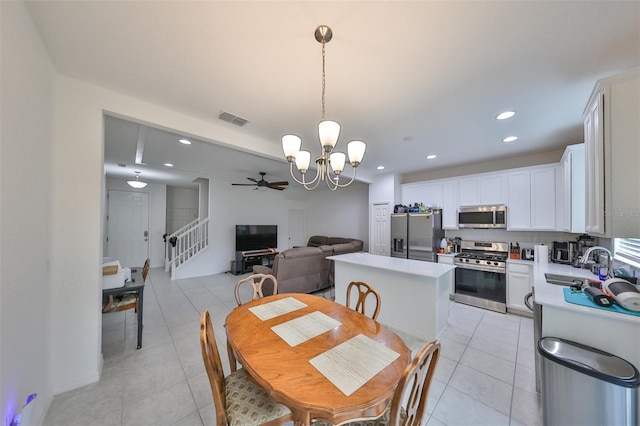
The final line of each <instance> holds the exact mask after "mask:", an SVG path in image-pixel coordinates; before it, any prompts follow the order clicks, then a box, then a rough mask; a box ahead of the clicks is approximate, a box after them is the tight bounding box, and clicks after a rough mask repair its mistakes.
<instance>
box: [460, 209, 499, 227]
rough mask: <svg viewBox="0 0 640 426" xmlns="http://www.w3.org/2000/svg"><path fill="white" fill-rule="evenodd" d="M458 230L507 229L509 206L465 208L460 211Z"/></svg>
mask: <svg viewBox="0 0 640 426" xmlns="http://www.w3.org/2000/svg"><path fill="white" fill-rule="evenodd" d="M458 228H481V229H506V228H507V206H505V205H494V206H464V207H460V209H459V210H458Z"/></svg>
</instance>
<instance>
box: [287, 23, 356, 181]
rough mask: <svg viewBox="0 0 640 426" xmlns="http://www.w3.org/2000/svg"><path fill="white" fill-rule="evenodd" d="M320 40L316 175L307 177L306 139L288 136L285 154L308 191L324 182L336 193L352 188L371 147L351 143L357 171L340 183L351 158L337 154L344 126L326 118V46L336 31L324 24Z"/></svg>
mask: <svg viewBox="0 0 640 426" xmlns="http://www.w3.org/2000/svg"><path fill="white" fill-rule="evenodd" d="M314 35H315V38H316V40H317V41H318V42H319V43H321V44H322V120H321V121H320V123H319V124H318V138H319V140H320V149H321V150H320V156H319V157H318V158H316V160H315V163H316V175H315V177H314V178H313V179H311V180H307V178H306V175H307V172H308V171H309V167H310V165H311V152H309V151H301V150H300V148H301V147H302V139H300V137H299V136H296V135H291V134H290V135H284V136H283V137H282V151H283V152H284V156H285V157H286V159H287V161H288V162H289V172H290V173H291V177H292V178H293V179H294V180H295V181H296V182H298V183H299V184H301V185H303V186H304V187H305V188H306V189H308V190H312V189H315V188H316V187H317V186H318V184H319V183H320V182H321V181H323V182H325V183H326V185H327V187H328V188H329V189H331V190H332V191H335V190H336V189H338V188H343V187H345V186H349V185H350V184H351V183H353V181H354V180H355V178H356V168H357V167H358V166H359V165H360V163H361V162H362V158H363V157H364V153H365V151H366V148H367V145H366V144H365V143H364V142H362V141H351V142H349V143H348V144H347V153H348V155H349V164H350V165H351V167H352V169H353V171H352V176H351V179H349V180H348V181H346V182H340V175H341V173H342V171H343V170H344V166H345V163H346V162H347V157H346V155H345V154H344V153H342V152H334V151H333V149H334V148H335V146H336V144H337V142H338V137H339V136H340V124H338V123H337V122H336V121H332V120H326V119H325V44H326V43H328V42H329V41H331V38H332V37H333V32H332V31H331V28H329V27H327V26H326V25H320V26H319V27H318V28H316V31H315V33H314ZM294 163H295V166H296V169H298V172H299V173H300V175H301V178H300V179H298V178H297V177H296V175H295V172H294V171H293V165H294ZM332 173H333V175H332Z"/></svg>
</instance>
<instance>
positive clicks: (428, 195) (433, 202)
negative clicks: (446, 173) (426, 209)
mask: <svg viewBox="0 0 640 426" xmlns="http://www.w3.org/2000/svg"><path fill="white" fill-rule="evenodd" d="M422 199H423V200H422V202H423V203H424V204H425V205H427V206H431V207H433V208H434V209H441V208H442V182H440V181H431V182H424V184H423V185H422Z"/></svg>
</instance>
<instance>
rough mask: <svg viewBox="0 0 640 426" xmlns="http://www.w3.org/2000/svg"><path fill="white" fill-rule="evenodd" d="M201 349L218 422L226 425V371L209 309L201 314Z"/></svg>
mask: <svg viewBox="0 0 640 426" xmlns="http://www.w3.org/2000/svg"><path fill="white" fill-rule="evenodd" d="M200 349H201V350H202V360H203V361H204V368H205V370H207V376H209V384H210V386H211V393H212V394H213V402H214V404H215V407H216V424H218V425H226V424H227V423H228V420H227V401H226V397H225V393H224V371H223V370H222V362H221V361H220V352H219V351H218V345H217V343H216V338H215V335H214V332H213V324H212V323H211V317H210V316H209V311H204V312H202V315H201V316H200Z"/></svg>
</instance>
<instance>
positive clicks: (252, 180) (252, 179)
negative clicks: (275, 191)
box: [247, 177, 258, 183]
mask: <svg viewBox="0 0 640 426" xmlns="http://www.w3.org/2000/svg"><path fill="white" fill-rule="evenodd" d="M247 179H249V180H250V181H251V182H255V183H258V181H257V180H255V179H254V178H249V177H248V178H247Z"/></svg>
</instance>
